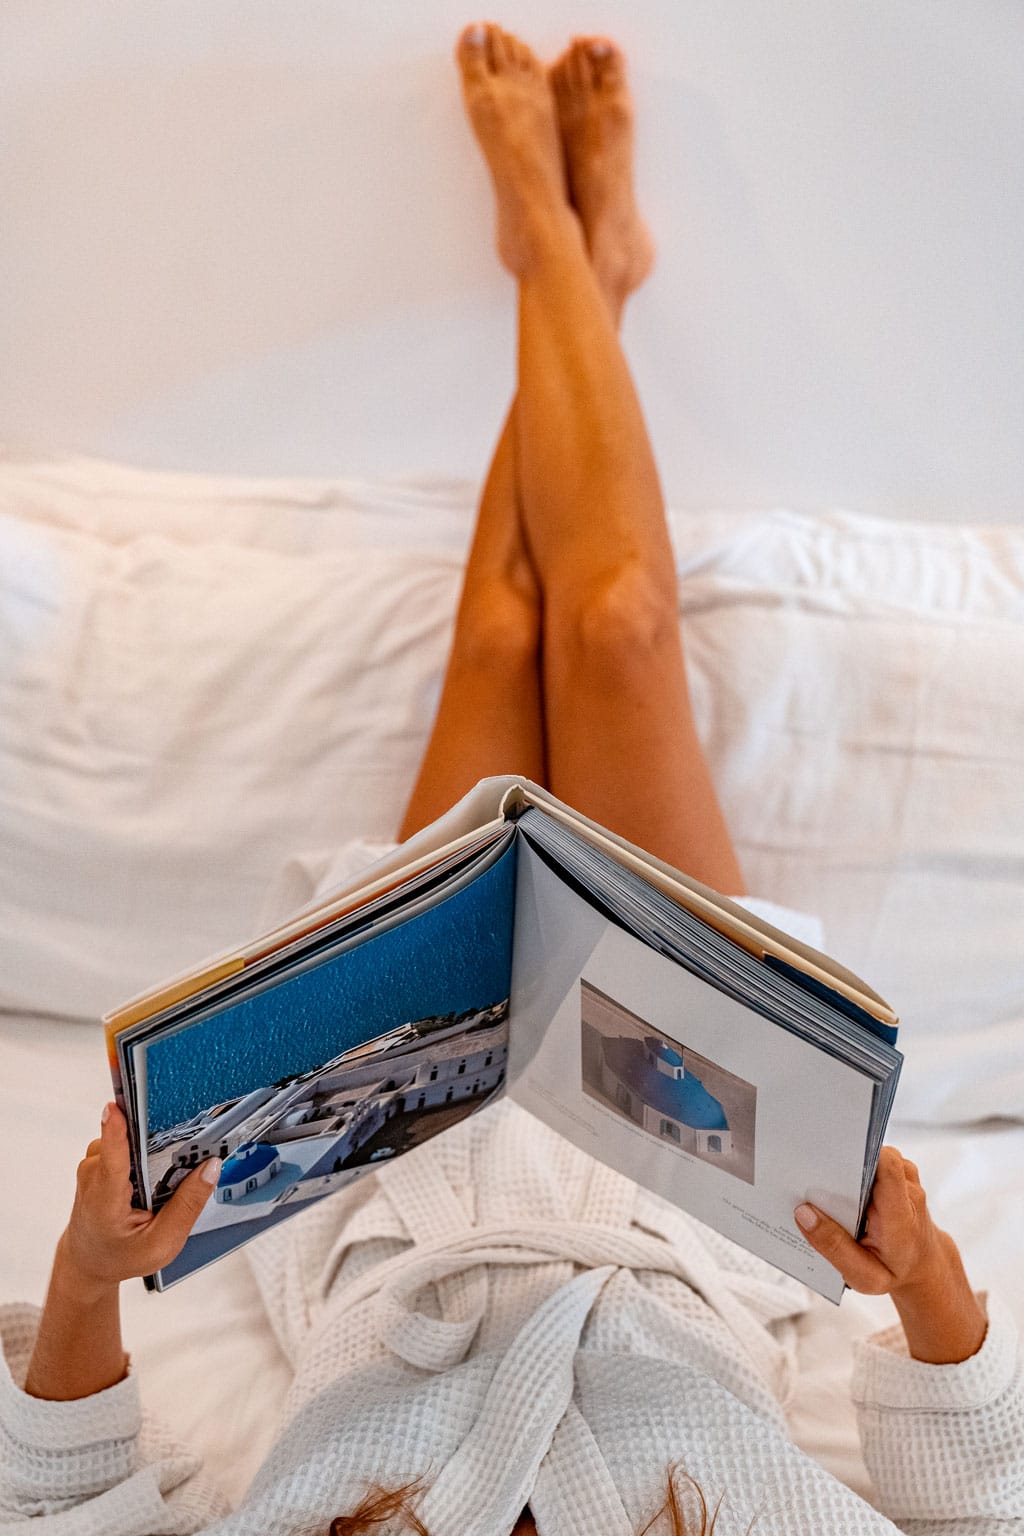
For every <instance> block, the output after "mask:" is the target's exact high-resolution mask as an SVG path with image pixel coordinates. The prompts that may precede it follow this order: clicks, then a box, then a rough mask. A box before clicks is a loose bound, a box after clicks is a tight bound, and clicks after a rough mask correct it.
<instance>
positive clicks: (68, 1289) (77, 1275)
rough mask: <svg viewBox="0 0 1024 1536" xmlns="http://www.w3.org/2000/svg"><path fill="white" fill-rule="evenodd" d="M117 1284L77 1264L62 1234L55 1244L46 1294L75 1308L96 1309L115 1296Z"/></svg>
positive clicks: (66, 1236)
mask: <svg viewBox="0 0 1024 1536" xmlns="http://www.w3.org/2000/svg"><path fill="white" fill-rule="evenodd" d="M118 1290H119V1286H118V1282H117V1281H116V1280H107V1279H104V1278H102V1277H101V1276H98V1275H93V1274H91V1273H90V1272H89V1270H88V1269H87V1268H86V1267H85V1266H84V1265H83V1264H82V1263H81V1262H80V1261H79V1259H78V1258H77V1257H76V1255H75V1252H74V1246H73V1243H72V1242H71V1240H70V1239H69V1236H68V1233H67V1232H66V1231H65V1232H64V1233H63V1235H62V1236H61V1237H60V1238H59V1240H58V1242H57V1250H56V1253H55V1254H54V1259H53V1269H52V1271H51V1273H50V1292H51V1293H52V1294H54V1295H55V1296H56V1297H58V1298H59V1299H60V1300H61V1301H62V1302H64V1303H66V1304H68V1305H72V1306H78V1307H96V1306H99V1305H101V1304H103V1303H104V1302H109V1301H110V1300H111V1298H112V1297H116V1296H117V1295H118Z"/></svg>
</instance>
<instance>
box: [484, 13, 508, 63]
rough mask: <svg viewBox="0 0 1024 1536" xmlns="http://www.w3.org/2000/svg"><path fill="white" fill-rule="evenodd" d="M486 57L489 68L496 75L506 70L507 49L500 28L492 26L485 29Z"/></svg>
mask: <svg viewBox="0 0 1024 1536" xmlns="http://www.w3.org/2000/svg"><path fill="white" fill-rule="evenodd" d="M487 56H488V59H489V60H490V65H491V68H492V69H493V70H494V71H495V72H496V73H498V72H500V71H502V70H505V69H507V68H508V66H509V57H508V48H507V47H506V45H505V34H504V32H503V31H502V30H501V28H500V27H496V26H494V25H493V24H492V25H490V26H488V28H487Z"/></svg>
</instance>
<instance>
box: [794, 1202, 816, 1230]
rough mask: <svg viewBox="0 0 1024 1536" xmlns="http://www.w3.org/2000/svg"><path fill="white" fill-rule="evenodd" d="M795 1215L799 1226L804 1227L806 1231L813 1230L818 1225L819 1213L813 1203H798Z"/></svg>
mask: <svg viewBox="0 0 1024 1536" xmlns="http://www.w3.org/2000/svg"><path fill="white" fill-rule="evenodd" d="M793 1215H794V1216H795V1217H796V1224H797V1226H798V1227H802V1228H803V1230H804V1231H805V1232H813V1231H814V1228H815V1227H816V1226H817V1225H818V1213H817V1211H816V1210H815V1209H814V1206H813V1205H798V1206H797V1208H796V1210H795V1211H794V1212H793Z"/></svg>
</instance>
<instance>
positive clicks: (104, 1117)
mask: <svg viewBox="0 0 1024 1536" xmlns="http://www.w3.org/2000/svg"><path fill="white" fill-rule="evenodd" d="M109 1119H110V1105H109V1104H104V1106H103V1113H102V1114H101V1115H100V1125H106V1123H107V1121H108V1120H109Z"/></svg>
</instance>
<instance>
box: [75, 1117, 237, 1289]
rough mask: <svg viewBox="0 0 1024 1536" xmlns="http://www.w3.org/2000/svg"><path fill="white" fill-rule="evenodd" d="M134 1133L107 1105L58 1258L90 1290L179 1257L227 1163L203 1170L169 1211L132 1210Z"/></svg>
mask: <svg viewBox="0 0 1024 1536" xmlns="http://www.w3.org/2000/svg"><path fill="white" fill-rule="evenodd" d="M129 1167H130V1157H129V1152H128V1127H127V1125H126V1123H125V1118H124V1115H123V1114H122V1113H121V1111H120V1110H119V1109H118V1107H117V1105H116V1104H108V1105H107V1107H106V1109H105V1110H104V1119H103V1125H102V1129H101V1131H100V1135H99V1137H98V1138H97V1140H96V1141H92V1142H90V1143H89V1146H88V1148H87V1150H86V1154H85V1157H84V1158H83V1159H82V1161H81V1162H80V1163H79V1165H78V1189H77V1193H76V1195H75V1204H74V1207H73V1209H72V1212H71V1219H70V1221H69V1222H68V1225H67V1230H66V1231H65V1233H64V1236H63V1237H62V1238H61V1240H60V1247H59V1249H58V1254H59V1258H60V1261H61V1263H62V1265H63V1266H65V1267H66V1268H68V1269H70V1271H71V1272H72V1273H73V1274H74V1276H75V1277H76V1279H77V1281H78V1282H79V1284H80V1285H82V1286H83V1287H85V1289H86V1290H91V1289H97V1290H102V1289H103V1288H104V1287H106V1286H110V1285H116V1284H117V1283H118V1282H119V1281H121V1280H128V1279H131V1278H132V1277H134V1276H137V1275H151V1274H153V1273H154V1272H155V1271H156V1270H158V1269H163V1268H165V1267H166V1265H168V1264H170V1263H171V1261H172V1259H176V1258H177V1256H178V1254H179V1253H180V1252H181V1250H182V1248H183V1247H184V1246H185V1240H186V1238H187V1237H188V1235H189V1233H190V1232H191V1230H192V1228H193V1226H194V1225H195V1222H196V1218H197V1217H198V1215H199V1213H200V1211H201V1210H202V1209H203V1207H204V1206H205V1204H206V1202H207V1200H209V1198H210V1195H211V1194H212V1193H213V1188H214V1185H215V1184H216V1182H217V1177H218V1174H219V1172H220V1159H219V1158H210V1159H209V1160H208V1161H207V1162H205V1163H202V1164H200V1166H199V1167H198V1168H196V1169H195V1170H194V1171H193V1172H192V1173H190V1174H189V1176H188V1178H186V1179H185V1180H183V1182H182V1183H181V1184H180V1185H179V1186H178V1188H177V1189H176V1190H175V1191H174V1194H173V1195H172V1196H171V1198H170V1200H168V1202H167V1204H166V1205H165V1206H164V1207H163V1209H162V1210H161V1211H160V1212H159V1213H158V1214H157V1215H155V1216H154V1214H153V1213H152V1211H138V1210H134V1209H133V1208H132V1203H131V1194H132V1187H131V1180H130V1178H129Z"/></svg>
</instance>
